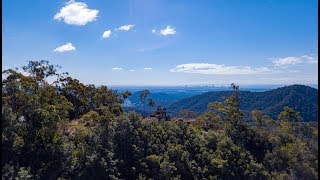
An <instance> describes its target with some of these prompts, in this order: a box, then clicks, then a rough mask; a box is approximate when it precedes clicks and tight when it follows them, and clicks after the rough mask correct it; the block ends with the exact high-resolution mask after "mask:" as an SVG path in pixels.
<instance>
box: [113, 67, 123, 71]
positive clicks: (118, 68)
mask: <svg viewBox="0 0 320 180" xmlns="http://www.w3.org/2000/svg"><path fill="white" fill-rule="evenodd" d="M112 70H114V71H120V70H123V68H121V67H114V68H112Z"/></svg>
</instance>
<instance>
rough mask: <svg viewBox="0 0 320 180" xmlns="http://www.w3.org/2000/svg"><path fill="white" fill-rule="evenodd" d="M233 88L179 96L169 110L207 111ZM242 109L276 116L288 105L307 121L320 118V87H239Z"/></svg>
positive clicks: (246, 111) (229, 93) (224, 97)
mask: <svg viewBox="0 0 320 180" xmlns="http://www.w3.org/2000/svg"><path fill="white" fill-rule="evenodd" d="M230 95H231V91H212V92H207V93H203V94H200V95H196V96H192V97H188V98H184V99H181V100H178V101H176V102H174V103H172V104H170V105H169V106H168V108H167V109H168V111H169V112H171V113H176V112H178V111H179V110H182V109H185V110H191V111H195V112H199V113H202V112H205V111H207V105H208V103H210V102H215V101H223V100H224V99H226V98H227V97H228V96H230ZM239 96H240V109H241V110H243V111H244V112H245V113H246V114H248V113H249V112H250V111H251V110H255V109H258V110H261V111H263V112H265V113H266V114H268V115H269V116H270V117H272V118H274V119H276V118H277V116H278V114H279V113H280V112H281V111H282V110H283V107H285V106H289V107H291V108H293V109H294V110H295V111H298V112H300V113H301V117H302V118H303V120H304V121H318V89H315V88H312V87H309V86H305V85H290V86H285V87H281V88H277V89H273V90H269V91H264V92H250V91H240V92H239Z"/></svg>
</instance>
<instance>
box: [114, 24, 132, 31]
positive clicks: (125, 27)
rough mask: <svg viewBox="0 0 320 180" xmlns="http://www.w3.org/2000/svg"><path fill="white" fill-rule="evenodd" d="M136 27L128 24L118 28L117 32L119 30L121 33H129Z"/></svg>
mask: <svg viewBox="0 0 320 180" xmlns="http://www.w3.org/2000/svg"><path fill="white" fill-rule="evenodd" d="M134 26H135V25H134V24H127V25H123V26H120V27H119V28H117V29H116V30H119V31H129V30H130V29H132V28H133V27H134Z"/></svg>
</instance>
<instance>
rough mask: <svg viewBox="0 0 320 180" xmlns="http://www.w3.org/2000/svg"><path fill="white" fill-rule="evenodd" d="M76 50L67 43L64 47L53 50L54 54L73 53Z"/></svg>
mask: <svg viewBox="0 0 320 180" xmlns="http://www.w3.org/2000/svg"><path fill="white" fill-rule="evenodd" d="M74 50H76V48H75V47H74V46H73V45H72V43H67V44H65V45H62V46H59V47H57V48H55V49H54V50H53V51H54V52H67V51H74Z"/></svg>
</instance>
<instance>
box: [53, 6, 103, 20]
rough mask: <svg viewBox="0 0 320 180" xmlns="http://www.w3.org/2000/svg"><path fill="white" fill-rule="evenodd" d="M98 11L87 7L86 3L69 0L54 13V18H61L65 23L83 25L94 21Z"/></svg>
mask: <svg viewBox="0 0 320 180" xmlns="http://www.w3.org/2000/svg"><path fill="white" fill-rule="evenodd" d="M98 12H99V11H98V10H96V9H89V8H88V6H87V4H86V3H83V2H75V1H74V0H71V1H69V2H67V3H66V5H65V6H64V7H62V8H61V9H60V11H59V12H58V13H56V14H55V15H54V19H55V20H61V19H63V21H64V22H65V23H66V24H72V25H78V26H84V25H86V24H87V23H88V22H91V21H95V20H96V18H97V16H98Z"/></svg>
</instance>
